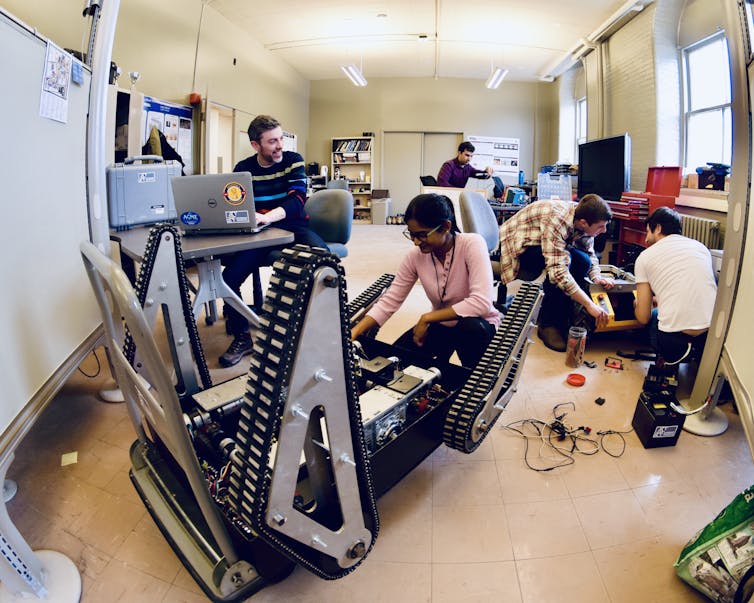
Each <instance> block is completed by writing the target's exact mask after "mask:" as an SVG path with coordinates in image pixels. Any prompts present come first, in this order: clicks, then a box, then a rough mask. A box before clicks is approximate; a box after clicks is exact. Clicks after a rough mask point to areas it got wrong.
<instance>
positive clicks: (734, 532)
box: [675, 486, 754, 603]
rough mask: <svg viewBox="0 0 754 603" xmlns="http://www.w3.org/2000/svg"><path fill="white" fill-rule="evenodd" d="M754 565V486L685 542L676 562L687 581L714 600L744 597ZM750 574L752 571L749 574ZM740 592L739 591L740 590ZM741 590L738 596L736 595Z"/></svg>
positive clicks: (722, 601) (729, 601)
mask: <svg viewBox="0 0 754 603" xmlns="http://www.w3.org/2000/svg"><path fill="white" fill-rule="evenodd" d="M752 566H754V486H750V487H749V488H747V489H746V490H744V491H743V492H741V494H739V495H738V496H736V497H735V498H734V499H733V501H732V502H731V503H730V504H729V505H728V506H727V507H725V508H724V509H723V510H722V511H720V513H719V514H718V516H717V517H715V519H713V520H712V521H711V522H710V523H709V524H707V525H706V526H705V527H704V528H703V529H701V530H700V531H699V532H697V534H696V535H695V536H694V537H693V538H692V539H691V540H690V541H689V542H688V543H687V544H686V546H685V547H684V549H683V550H682V551H681V554H680V556H679V557H678V560H677V561H676V562H675V571H676V573H677V574H678V576H680V578H681V579H683V580H684V581H685V582H687V583H689V584H690V585H691V586H693V587H694V588H695V589H697V590H698V591H699V592H701V593H703V594H704V595H706V596H707V597H709V598H710V599H712V600H713V601H719V602H720V603H737V602H738V601H741V600H748V599H742V596H743V591H744V590H746V591H748V589H747V588H745V584H746V583H748V581H749V575H747V576H745V574H747V571H748V570H749V569H750V568H752ZM750 575H751V574H750ZM739 590H740V591H741V592H738V591H739ZM737 592H738V595H737Z"/></svg>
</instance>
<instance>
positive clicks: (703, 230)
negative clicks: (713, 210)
mask: <svg viewBox="0 0 754 603" xmlns="http://www.w3.org/2000/svg"><path fill="white" fill-rule="evenodd" d="M681 228H682V232H683V236H685V237H689V238H690V239H696V240H697V241H700V242H701V243H703V244H704V245H706V246H707V248H709V249H720V247H721V245H722V241H721V238H722V237H721V234H720V222H719V221H718V220H714V219H711V218H699V217H697V216H686V215H682V216H681Z"/></svg>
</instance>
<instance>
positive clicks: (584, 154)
mask: <svg viewBox="0 0 754 603" xmlns="http://www.w3.org/2000/svg"><path fill="white" fill-rule="evenodd" d="M630 184H631V137H630V136H629V135H628V134H621V135H620V136H611V137H609V138H599V139H597V140H590V141H589V142H585V143H583V144H580V145H579V185H578V197H579V199H581V197H583V196H584V195H586V194H588V193H595V194H597V195H599V196H600V197H602V198H603V199H605V200H609V201H618V200H619V199H620V197H621V193H623V192H624V191H627V190H630Z"/></svg>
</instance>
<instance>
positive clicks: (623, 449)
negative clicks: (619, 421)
mask: <svg viewBox="0 0 754 603" xmlns="http://www.w3.org/2000/svg"><path fill="white" fill-rule="evenodd" d="M632 431H633V429H628V430H626V431H617V430H615V429H606V430H604V431H598V432H597V435H598V436H600V448H602V450H604V451H605V452H606V453H607V454H609V455H610V456H611V457H613V458H616V459H617V458H620V457H622V456H623V453H624V452H626V438H625V437H624V434H627V433H631V432H632ZM611 435H617V436H619V437H620V443H621V449H620V452H619V453H617V454H613V453H612V452H610V451H609V450H608V449H607V448H606V447H605V438H606V437H607V436H611Z"/></svg>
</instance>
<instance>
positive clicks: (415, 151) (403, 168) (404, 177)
mask: <svg viewBox="0 0 754 603" xmlns="http://www.w3.org/2000/svg"><path fill="white" fill-rule="evenodd" d="M462 140H463V134H461V133H460V132H384V133H383V144H382V153H383V156H382V178H381V182H382V188H386V189H388V190H389V191H390V198H391V201H392V203H391V207H390V213H391V214H392V215H396V214H403V213H405V211H406V207H408V203H409V201H411V199H413V198H414V197H415V196H416V195H418V194H419V193H420V192H421V182H419V176H425V175H432V176H437V172H439V171H440V166H441V165H442V164H443V163H444V162H445V161H447V160H448V159H450V158H452V157H455V156H456V153H457V149H458V145H459V144H460V143H461V141H462Z"/></svg>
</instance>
